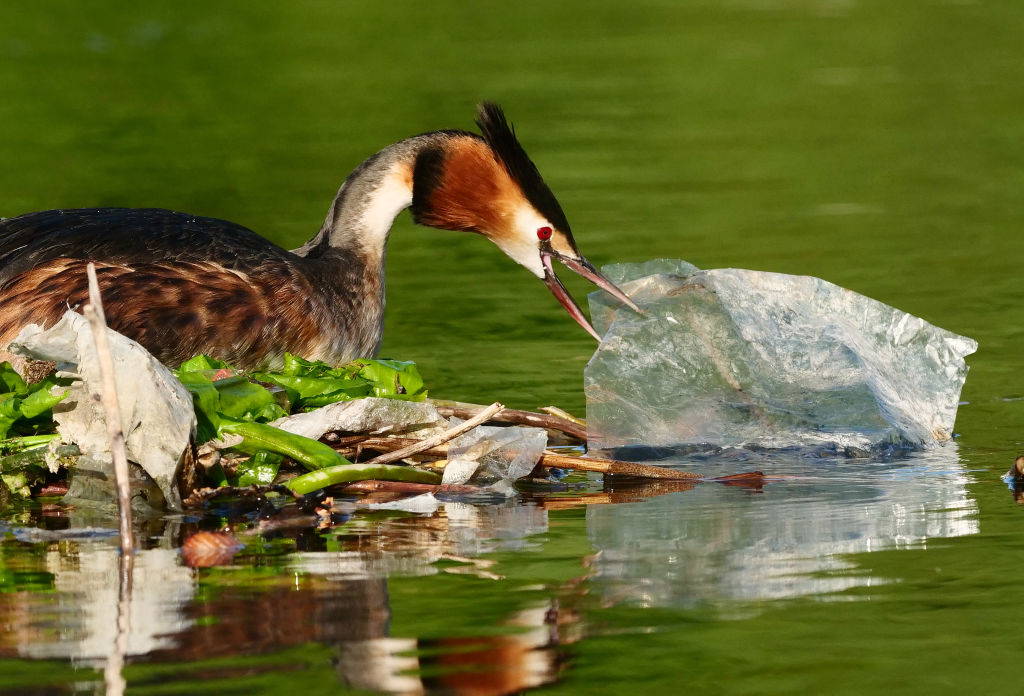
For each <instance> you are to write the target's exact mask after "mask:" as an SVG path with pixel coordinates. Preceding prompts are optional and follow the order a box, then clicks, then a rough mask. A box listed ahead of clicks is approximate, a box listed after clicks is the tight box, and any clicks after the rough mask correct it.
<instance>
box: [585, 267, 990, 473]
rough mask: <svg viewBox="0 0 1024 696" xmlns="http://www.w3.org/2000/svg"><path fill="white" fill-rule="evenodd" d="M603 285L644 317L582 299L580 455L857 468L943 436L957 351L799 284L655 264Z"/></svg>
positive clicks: (956, 345) (814, 285)
mask: <svg viewBox="0 0 1024 696" xmlns="http://www.w3.org/2000/svg"><path fill="white" fill-rule="evenodd" d="M604 272H605V274H606V275H607V276H608V277H609V278H610V279H611V280H612V282H615V283H617V284H618V285H619V286H620V287H621V288H622V289H623V290H624V291H625V292H626V293H627V294H629V296H630V297H631V298H632V299H633V300H634V301H635V302H636V303H637V304H638V305H639V306H640V307H641V308H642V309H643V310H644V312H645V314H644V315H643V316H641V315H638V314H636V313H635V312H633V311H631V310H629V309H628V308H625V307H622V306H620V305H619V304H618V303H616V302H615V301H614V300H612V299H611V298H609V297H608V296H607V295H606V294H604V293H593V294H591V295H590V303H591V313H592V317H593V320H594V325H595V326H596V327H597V330H598V331H599V332H601V333H602V335H603V336H604V338H603V340H602V342H601V345H600V346H599V347H598V349H597V352H596V353H595V354H594V356H593V357H592V358H591V360H590V362H589V363H588V365H587V367H586V370H585V372H584V383H585V391H586V396H587V423H588V431H589V434H590V437H589V445H590V446H591V447H592V448H597V449H609V448H623V447H627V448H628V447H629V446H631V445H651V446H669V447H676V446H692V447H696V448H709V449H715V448H727V447H745V448H748V449H749V448H769V449H779V448H833V449H836V450H838V451H840V452H846V453H854V454H858V455H860V454H864V453H865V452H868V453H875V454H879V453H883V454H884V453H886V452H890V453H891V452H892V451H893V450H894V449H899V448H910V449H914V448H922V447H928V446H932V445H934V444H936V443H940V442H943V441H946V440H948V439H949V438H950V437H951V436H952V432H953V423H954V420H955V418H956V410H957V405H958V402H959V395H960V389H961V387H962V386H963V383H964V380H965V379H966V376H967V366H966V364H965V363H964V356H966V355H969V354H971V353H973V352H974V351H975V350H976V349H977V343H976V342H975V341H973V340H972V339H970V338H966V337H964V336H958V335H956V334H953V333H951V332H949V331H945V330H943V329H940V328H938V327H935V326H933V325H931V324H929V323H928V322H926V321H924V320H923V319H920V318H917V317H914V316H911V315H909V314H906V313H905V312H901V311H900V310H898V309H894V308H893V307H889V306H888V305H885V304H882V303H881V302H878V301H876V300H872V299H870V298H867V297H864V296H863V295H859V294H857V293H855V292H853V291H851V290H846V289H844V288H841V287H838V286H836V285H833V284H832V283H829V282H826V281H824V280H821V279H819V278H812V277H809V276H791V275H783V274H779V273H764V272H757V271H747V270H740V269H718V270H710V271H701V270H698V269H696V267H694V266H693V265H691V264H689V263H686V262H685V261H674V260H666V259H659V260H656V261H652V262H648V263H646V264H616V265H613V266H608V267H606V268H605V269H604ZM616 454H617V455H618V456H626V452H625V451H623V450H620V449H616Z"/></svg>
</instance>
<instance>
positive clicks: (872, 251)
mask: <svg viewBox="0 0 1024 696" xmlns="http://www.w3.org/2000/svg"><path fill="white" fill-rule="evenodd" d="M370 7H371V6H370V5H369V4H356V3H339V2H307V3H289V4H284V3H280V4H269V3H216V4H215V3H194V2H176V3H160V4H146V5H132V4H124V3H92V4H85V3H73V2H65V3H47V2H38V3H15V2H9V3H5V4H3V5H2V6H0V27H2V30H0V163H2V166H0V215H14V214H18V213H22V212H28V211H32V210H39V209H46V208H56V207H83V206H100V205H124V206H161V207H169V208H174V209H179V210H185V211H188V212H192V213H196V214H202V215H209V216H215V217H223V218H227V219H230V220H234V221H237V222H240V223H243V224H246V225H248V226H250V227H251V228H253V229H255V230H256V231H258V232H261V233H263V234H265V235H266V236H268V237H271V238H273V239H275V240H276V241H278V242H280V243H281V244H284V245H286V246H297V245H299V244H300V243H301V242H303V241H304V240H305V239H306V238H307V237H308V236H310V235H311V234H312V233H313V232H315V231H316V229H318V227H319V225H320V222H321V221H322V218H323V215H324V214H325V212H326V209H327V206H328V204H329V203H330V200H331V198H332V196H333V194H334V191H335V190H336V189H337V187H338V185H339V184H340V183H341V181H342V180H343V179H344V177H345V175H346V174H347V173H348V172H349V171H350V170H351V169H352V168H353V167H354V166H355V165H356V164H358V163H359V162H360V161H361V160H362V159H363V158H364V157H366V156H367V155H369V154H371V153H372V152H374V151H376V150H377V149H379V148H380V147H383V146H384V145H386V144H388V143H390V142H393V141H394V140H397V139H400V138H402V137H405V136H408V135H412V134H414V133H418V132H422V131H425V130H431V129H435V128H452V127H459V128H472V120H473V109H474V104H475V103H476V102H477V101H479V100H480V99H483V98H490V99H493V100H496V101H498V102H500V103H501V104H502V105H503V106H504V107H505V109H506V111H507V113H508V114H509V116H510V117H511V119H512V120H513V121H514V122H515V124H516V126H517V132H518V133H519V135H520V137H521V139H522V140H523V142H524V144H525V146H526V148H527V150H528V151H529V152H530V153H531V155H532V156H533V158H534V160H535V161H536V163H537V164H538V166H539V167H540V169H541V171H542V172H543V173H544V176H545V178H546V180H547V181H548V183H549V184H550V185H551V187H552V188H553V190H554V191H555V192H556V194H557V195H558V197H559V199H560V201H561V203H562V205H563V207H564V209H565V211H566V214H567V216H568V218H569V220H570V221H571V223H572V225H573V231H574V234H575V236H576V239H577V241H578V242H579V245H580V247H581V249H582V250H583V252H584V253H585V254H586V255H587V256H588V257H589V258H590V259H591V260H592V261H593V262H595V263H596V264H598V265H601V264H603V263H607V262H611V261H640V260H646V259H649V258H655V257H660V256H666V257H678V258H685V259H687V260H689V261H691V262H693V263H695V264H696V265H698V266H700V267H704V268H715V267H740V268H753V269H763V270H772V271H780V272H786V273H798V274H810V275H815V276H819V277H823V278H826V279H828V280H830V281H833V282H835V283H838V284H840V285H843V286H845V287H849V288H852V289H854V290H857V291H859V292H861V293H864V294H866V295H869V296H871V297H874V298H877V299H879V300H882V301H885V302H887V303H890V304H892V305H895V306H897V307H900V308H901V309H904V310H906V311H908V312H911V313H914V314H917V315H919V316H922V317H924V318H926V319H928V320H930V321H932V322H933V323H936V324H938V325H940V326H942V327H944V328H947V329H950V330H953V331H956V332H958V333H962V334H965V335H968V336H971V337H973V338H975V339H977V340H978V341H979V343H980V349H979V351H978V353H977V354H976V355H975V356H973V357H972V358H970V364H971V373H970V376H969V379H968V381H967V385H966V387H965V389H964V392H963V399H964V401H965V403H964V405H962V406H961V409H960V414H959V419H958V422H957V431H958V433H959V434H960V438H959V440H958V442H957V449H956V450H955V451H952V450H950V451H948V452H947V453H946V454H945V455H944V456H943V457H941V458H940V459H939V460H937V461H917V460H914V461H911V462H908V463H905V464H903V465H899V464H897V465H892V466H891V467H889V468H886V467H882V466H881V465H879V466H874V467H872V466H866V467H864V469H863V470H862V471H859V470H856V468H855V467H852V466H850V465H845V466H840V465H836V466H835V467H833V468H831V469H830V468H829V466H828V465H827V464H808V463H806V462H795V463H793V464H792V467H791V469H792V472H796V473H799V474H801V475H804V476H805V477H806V478H807V480H808V481H810V483H806V484H798V483H780V484H770V485H769V486H766V487H765V489H764V491H762V492H761V493H760V494H756V493H754V492H751V491H743V490H740V489H725V488H721V487H719V488H717V489H714V488H710V487H703V486H702V487H698V488H697V489H694V490H692V491H686V492H678V493H674V494H671V495H667V496H663V497H655V498H651V499H650V500H649V501H647V502H635V503H624V504H619V505H604V506H597V505H594V506H590V508H589V509H586V508H584V507H575V508H570V509H564V510H555V509H551V510H545V509H542V507H541V505H542V504H544V502H545V501H540V502H535V503H530V504H524V505H507V506H497V507H494V508H491V507H482V508H472V509H469V510H466V509H463V508H456V507H451V509H445V510H442V511H440V512H439V513H437V514H435V515H434V516H433V517H429V518H419V517H410V516H402V515H398V514H395V513H384V512H379V513H374V514H372V515H366V516H363V517H361V518H354V520H353V521H352V522H350V524H349V525H347V526H346V528H344V529H343V530H341V531H339V532H336V533H334V534H327V535H316V534H308V533H303V534H299V535H294V534H293V535H291V536H290V537H287V536H286V537H285V538H282V539H277V540H270V541H268V542H267V543H268V544H269V546H268V547H267V548H265V549H261V550H259V552H255V551H254V552H252V553H250V554H249V555H246V556H244V557H242V558H240V559H239V561H238V562H237V563H236V564H235V565H234V566H232V567H228V568H222V569H214V570H204V571H191V570H188V569H186V568H183V567H182V566H181V565H180V562H179V561H177V560H176V559H177V557H176V556H175V555H174V552H173V551H172V550H171V548H172V547H173V546H174V543H175V539H176V538H177V536H176V535H178V534H180V533H181V528H179V527H175V526H174V525H175V524H178V522H172V524H171V525H170V526H164V525H163V523H160V524H157V523H154V525H152V529H150V531H149V533H150V539H149V542H148V546H150V547H152V548H151V549H149V550H150V551H153V552H154V553H153V554H152V555H151V556H148V557H147V558H148V559H149V560H146V561H145V563H147V564H149V563H151V564H153V565H152V567H151V570H150V571H149V575H148V576H147V577H148V578H149V582H150V583H151V587H152V588H153V589H152V593H153V595H154V596H153V597H151V598H150V600H147V601H148V603H147V601H143V602H142V604H140V608H139V610H138V613H137V616H139V617H140V618H139V622H140V624H141V625H142V626H143V627H145V626H147V625H148V626H150V627H151V628H152V630H151V632H150V633H148V634H146V636H143V637H142V638H139V639H138V640H139V642H138V644H137V645H136V646H135V649H134V650H133V652H132V655H133V656H132V657H130V658H129V661H128V666H127V668H126V676H127V678H128V682H129V692H131V693H139V694H143V693H147V694H149V693H152V694H166V693H190V694H201V693H210V694H223V693H280V692H281V690H282V689H290V690H292V691H295V690H297V689H302V690H303V691H304V692H305V693H309V694H314V693H338V692H340V691H343V690H344V689H345V688H353V689H356V688H359V687H360V685H362V686H366V687H372V686H374V685H377V686H379V685H380V684H383V683H385V682H382V681H373V680H372V679H371V678H370V677H369V676H367V675H368V674H369V673H370V672H371V671H372V670H371V667H374V668H376V669H377V670H378V671H383V672H385V673H388V674H391V675H392V676H394V675H395V674H397V675H399V676H402V675H404V678H406V679H409V680H411V681H407V682H387V683H389V684H391V685H392V686H394V688H403V689H407V690H415V689H417V688H419V686H417V685H418V684H420V683H421V682H422V683H425V684H426V685H427V687H429V688H433V689H437V690H453V691H457V690H458V689H459V688H460V684H461V686H462V688H465V684H463V683H461V682H457V679H459V678H462V677H465V678H467V679H468V677H466V675H470V674H475V675H477V676H478V677H479V680H480V682H481V683H482V682H483V681H486V682H487V685H486V689H485V687H484V686H480V689H482V690H483V691H482V692H487V689H489V692H501V691H508V690H512V689H517V688H521V687H523V686H524V685H529V684H534V683H546V684H547V686H545V687H544V689H546V690H548V691H553V692H566V693H576V692H588V693H589V692H608V693H613V692H621V691H623V690H641V689H643V690H647V691H649V692H659V693H660V692H671V693H676V692H681V691H683V690H685V691H686V692H689V693H707V694H721V693H729V694H744V693H750V694H769V693H771V694H775V693H778V694H791V693H872V692H881V691H883V690H884V691H888V692H898V693H929V694H935V693H951V694H952V693H963V692H965V691H967V690H970V691H972V692H973V691H977V692H987V693H1017V692H1018V691H1019V686H1018V684H1017V676H1018V675H1017V672H1018V669H1017V664H1016V663H1017V661H1018V660H1019V652H1020V651H1019V648H1018V646H1017V643H1018V642H1019V640H1018V633H1017V629H1018V626H1019V621H1018V614H1019V610H1018V607H1017V602H1016V601H1015V600H1016V596H1017V589H1018V586H1017V584H1016V580H1017V579H1018V577H1020V575H1021V571H1020V570H1019V569H1020V568H1021V567H1024V536H1022V534H1021V531H1020V526H1021V524H1022V523H1024V519H1022V514H1024V509H1021V508H1019V507H1017V506H1016V505H1015V504H1014V502H1013V499H1012V497H1011V495H1010V494H1009V492H1008V491H1007V490H1006V487H1005V485H1004V484H1003V483H1002V482H1001V481H1000V480H999V475H1000V474H1001V473H1002V472H1004V471H1005V470H1006V469H1007V467H1008V466H1009V464H1010V463H1011V462H1012V459H1013V457H1014V456H1015V455H1016V454H1018V453H1019V451H1018V450H1019V448H1021V440H1022V433H1024V386H1022V384H1024V382H1022V380H1021V378H1020V377H1019V374H1018V369H1017V368H1018V364H1019V356H1020V349H1019V347H1018V346H1019V344H1020V342H1021V340H1022V338H1024V329H1022V326H1024V305H1022V302H1021V297H1022V293H1021V291H1020V278H1019V274H1018V265H1019V263H1020V260H1021V259H1022V258H1024V235H1021V234H1020V229H1019V228H1020V227H1021V224H1022V222H1024V205H1022V204H1021V202H1020V201H1021V196H1020V192H1021V190H1022V189H1024V119H1021V117H1020V114H1021V113H1022V112H1024V90H1022V88H1021V85H1024V58H1022V54H1021V50H1020V36H1021V35H1022V31H1024V5H1022V4H1021V3H1019V2H1012V1H1009V0H1006V1H1002V2H1000V1H995V0H993V1H991V2H985V3H978V2H970V1H967V2H953V1H948V2H939V1H935V2H925V1H924V0H902V1H900V2H868V1H856V0H814V1H812V0H718V1H715V2H710V1H709V2H677V3H672V2H633V3H628V4H627V3H603V2H597V3H595V2H591V3H582V2H579V3H578V2H566V3H547V2H522V3H516V4H515V5H514V6H513V5H509V6H508V7H505V6H502V7H501V8H498V6H496V5H488V4H486V3H450V2H433V3H413V2H390V3H378V4H377V6H374V7H373V9H370ZM388 251H389V253H388V313H387V329H386V339H385V350H384V352H385V353H386V354H388V355H390V356H394V357H400V358H403V359H409V360H415V361H416V362H417V363H418V364H419V365H420V366H421V369H422V371H423V373H424V375H425V376H426V378H427V380H428V382H429V384H430V385H431V388H432V391H433V393H434V394H436V395H439V396H444V397H448V398H457V399H463V400H467V401H476V402H490V401H492V400H496V399H501V400H502V401H503V402H504V403H507V404H509V405H513V406H520V407H528V408H533V407H537V406H542V405H546V404H549V403H557V404H558V405H560V406H562V407H565V408H568V409H570V410H572V411H575V412H577V413H581V414H582V412H583V408H584V399H583V393H582V370H583V366H584V365H585V363H586V360H587V359H588V357H589V355H590V353H591V352H592V350H593V348H594V344H593V341H592V340H591V339H590V338H589V337H588V336H587V335H586V334H585V333H584V332H583V331H581V330H580V329H579V328H578V327H576V326H575V324H574V323H573V322H572V321H571V320H570V319H569V318H568V317H566V316H565V314H564V312H563V311H562V310H561V308H560V307H559V306H558V304H557V303H556V302H555V301H554V300H553V299H552V298H551V296H550V294H549V293H548V292H547V290H546V289H545V288H544V287H543V286H542V284H540V283H537V282H536V280H534V279H533V278H532V277H531V276H530V275H529V274H528V273H526V272H525V271H523V270H522V269H519V268H517V267H515V266H514V265H513V264H512V263H510V262H509V261H507V260H506V259H505V258H504V257H503V256H502V255H501V254H500V252H499V251H498V250H497V249H495V248H492V247H491V246H490V245H489V244H488V243H487V242H486V241H485V240H483V239H481V238H478V237H474V236H470V235H460V234H456V233H450V232H442V231H436V230H427V229H422V228H416V227H414V226H413V225H412V223H411V222H410V220H409V219H408V217H407V215H403V216H402V217H401V218H400V219H399V221H398V222H397V224H396V225H395V228H394V231H393V234H392V237H391V243H390V246H389V250H388ZM567 285H568V286H569V288H570V290H571V291H573V293H574V294H575V295H576V296H577V297H582V296H583V294H584V293H585V292H587V291H588V290H589V288H588V287H587V285H586V283H585V282H582V281H579V282H577V281H575V280H574V279H569V280H568V281H567ZM548 506H549V507H552V506H551V505H550V501H548ZM58 514H60V515H71V519H72V525H79V524H85V523H93V524H95V523H96V522H95V520H93V519H92V518H89V519H87V520H85V519H84V517H82V515H81V513H78V514H79V517H77V518H76V517H75V513H69V512H67V511H60V510H54V509H41V508H39V507H38V506H32V505H30V506H18V505H14V506H12V507H10V508H8V510H7V512H6V513H5V516H4V525H5V528H7V529H17V528H21V527H24V526H43V527H51V528H56V527H60V525H61V524H62V523H61V522H60V520H61V518H60V517H54V516H55V515H58ZM887 515H892V520H891V522H892V526H891V527H886V526H885V524H883V523H887V521H889V518H888V517H887ZM901 515H902V517H901ZM55 520H57V521H55ZM83 520H84V521H83ZM865 520H872V521H873V523H877V524H876V526H875V527H871V526H870V525H868V524H867V523H866V522H865ZM185 524H186V525H187V524H190V522H189V521H187V520H186V521H185ZM869 528H870V529H869ZM822 529H828V530H832V532H834V534H832V535H831V536H829V535H824V534H820V532H821V530H822ZM872 530H873V531H872ZM885 530H889V531H890V532H891V533H888V534H886V533H884V532H885ZM816 534H817V535H818V536H815V535H816ZM112 548H113V546H112V545H111V542H110V540H109V539H79V540H62V541H38V540H34V539H31V538H25V537H22V538H13V537H11V536H8V537H7V540H6V541H4V543H3V544H2V545H0V570H2V575H0V624H2V625H3V626H4V632H3V634H2V636H0V656H2V658H0V694H5V695H6V694H26V693H40V694H42V693H47V694H49V693H94V692H98V691H101V690H102V678H101V675H100V674H99V673H98V672H96V671H94V670H95V668H96V667H97V662H96V660H95V655H96V654H101V655H102V654H104V653H103V652H102V651H101V652H99V653H97V652H96V651H97V650H99V649H100V648H103V649H105V646H106V645H107V643H108V642H109V640H108V639H109V638H110V636H112V634H109V635H108V634H105V633H103V631H102V630H101V627H102V626H103V625H105V624H104V623H103V618H102V616H99V617H96V618H90V617H91V616H92V614H90V611H92V609H90V607H91V606H92V605H90V604H89V603H88V601H86V600H85V599H83V598H82V596H81V595H80V594H76V592H80V590H81V587H83V586H86V585H88V584H89V583H90V582H92V583H94V584H95V583H98V584H100V585H102V583H101V582H99V581H98V580H97V578H104V577H108V570H109V568H108V562H109V560H110V558H111V556H110V554H111V549H112ZM162 549H163V550H166V552H165V553H160V551H161V550H162ZM444 554H447V555H448V556H451V557H456V558H446V557H442V556H443V555H444ZM141 563H143V562H142V561H141V560H140V564H141ZM149 567H150V566H147V568H149ZM90 573H92V574H90ZM137 585H139V586H145V581H139V580H137ZM89 601H93V600H89ZM97 601H98V600H97ZM147 612H148V613H147ZM143 633H145V630H143ZM147 636H148V637H147ZM374 656H376V657H374ZM381 656H390V657H391V658H394V660H396V661H397V662H395V663H394V664H391V666H390V667H387V666H383V665H385V663H386V662H387V661H386V660H385V659H384V658H383V657H381ZM460 657H461V658H464V659H462V661H460ZM410 659H411V660H412V662H409V660H410ZM402 660H406V661H405V662H402ZM389 670H390V671H389ZM531 670H532V671H531ZM534 672H536V674H537V675H538V676H537V677H536V678H535V679H533V680H532V681H531V680H530V679H525V678H524V677H523V675H526V674H532V673H534ZM453 675H454V676H453ZM480 675H483V676H480ZM360 679H362V680H363V681H360ZM446 679H447V680H448V681H446ZM97 680H99V681H97ZM346 684H347V685H348V686H347V687H346V686H343V685H346ZM396 684H397V686H396ZM478 686H479V684H478Z"/></svg>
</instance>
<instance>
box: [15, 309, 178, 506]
mask: <svg viewBox="0 0 1024 696" xmlns="http://www.w3.org/2000/svg"><path fill="white" fill-rule="evenodd" d="M107 338H108V340H109V342H110V352H111V356H112V358H113V362H114V375H115V379H116V381H117V396H118V401H119V402H120V407H121V430H122V432H123V433H124V437H125V448H126V449H127V452H128V459H130V460H131V461H133V462H136V463H137V464H138V465H139V466H141V467H142V468H143V470H145V472H146V473H147V474H149V476H150V477H151V478H152V479H153V481H154V482H156V484H157V485H158V486H159V488H160V492H161V493H162V494H163V497H164V501H163V502H164V503H166V505H168V506H169V507H171V508H173V509H180V508H181V496H180V494H179V492H178V486H177V482H176V477H177V475H178V471H179V470H180V468H181V465H182V463H183V461H184V458H185V454H186V450H187V449H188V447H189V441H190V439H191V438H192V437H193V436H194V435H195V431H196V416H195V412H194V411H193V409H192V396H191V394H189V392H188V390H186V389H185V387H184V386H182V384H181V382H179V381H178V380H177V378H175V376H174V375H173V374H172V373H171V371H170V370H168V369H167V368H166V367H164V366H163V365H162V364H160V362H159V361H158V360H157V359H156V358H154V357H153V356H152V355H150V354H149V352H148V351H146V349H145V348H143V347H142V346H140V345H139V344H138V343H136V342H135V341H133V340H131V339H130V338H126V337H125V336H122V335H121V334H119V333H117V332H116V331H113V330H112V329H107ZM9 350H10V351H11V352H12V353H15V354H17V355H23V356H26V357H30V358H33V359H36V360H52V361H53V362H55V363H57V369H58V370H62V371H66V372H73V373H76V374H77V375H79V376H80V378H81V380H80V381H76V382H75V383H74V384H72V385H71V386H70V387H69V388H68V391H69V394H68V396H67V397H66V398H65V399H64V400H63V401H61V402H60V403H59V404H57V406H55V407H54V409H53V418H54V420H55V421H56V423H57V432H58V433H59V434H60V436H61V440H63V441H64V442H73V443H75V444H76V445H78V447H79V449H81V450H82V454H83V458H84V459H86V460H87V461H88V462H91V464H92V465H94V466H97V467H99V471H96V472H90V477H91V478H92V479H94V480H93V482H94V483H95V482H97V481H100V482H102V481H101V480H105V481H106V482H107V483H105V484H104V485H103V486H101V488H102V490H103V491H107V489H108V488H109V489H110V490H111V491H112V490H113V485H114V484H113V482H114V474H113V464H112V463H111V460H110V447H109V440H108V438H107V426H106V418H105V416H104V411H103V404H102V403H101V402H100V401H99V400H96V399H93V398H92V395H93V394H99V393H100V392H101V385H102V380H101V378H100V368H99V363H98V361H97V357H96V347H95V344H94V343H93V337H92V327H90V325H89V322H88V320H86V318H85V317H84V316H82V315H81V314H78V313H76V312H72V311H70V310H69V311H67V312H65V313H64V316H63V317H61V319H60V321H58V322H57V323H56V324H54V325H53V326H52V327H50V328H49V329H45V330H44V329H43V328H41V327H39V326H37V325H35V324H30V325H29V326H26V327H25V328H24V329H22V331H21V333H19V334H18V337H17V338H16V339H15V340H14V342H13V343H12V344H11V346H10V349H9ZM107 484H109V486H108V485H107ZM74 490H75V488H74V486H72V491H74ZM115 499H116V498H115V497H113V494H110V497H109V500H111V501H113V500H115Z"/></svg>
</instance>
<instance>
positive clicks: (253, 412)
mask: <svg viewBox="0 0 1024 696" xmlns="http://www.w3.org/2000/svg"><path fill="white" fill-rule="evenodd" d="M212 385H213V387H214V389H216V390H217V394H218V400H219V404H220V406H219V408H218V412H219V413H222V414H224V415H226V416H229V417H231V418H237V419H239V420H244V421H256V422H259V423H267V422H269V421H272V420H277V419H278V418H283V417H285V416H287V415H288V414H287V413H285V411H284V409H283V408H281V407H280V405H278V403H277V400H276V399H275V398H274V395H273V394H271V393H270V392H269V391H267V389H266V388H265V387H261V386H260V385H258V384H253V383H252V382H250V381H249V380H248V379H247V378H245V377H241V378H228V379H221V380H217V381H216V382H212Z"/></svg>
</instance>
